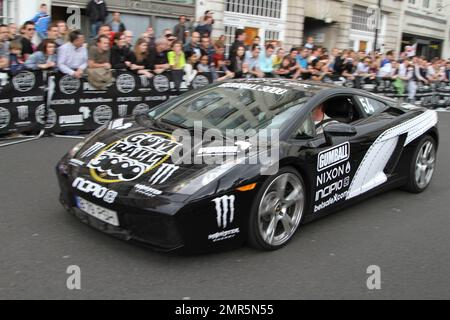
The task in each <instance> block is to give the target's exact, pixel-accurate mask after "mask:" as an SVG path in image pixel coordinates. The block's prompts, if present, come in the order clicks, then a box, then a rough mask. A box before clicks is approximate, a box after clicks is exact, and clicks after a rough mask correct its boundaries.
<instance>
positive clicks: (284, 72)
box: [274, 56, 295, 79]
mask: <svg viewBox="0 0 450 320" xmlns="http://www.w3.org/2000/svg"><path fill="white" fill-rule="evenodd" d="M274 73H275V74H276V75H277V76H279V77H280V78H286V79H292V78H293V76H294V74H295V71H293V70H292V68H291V58H290V57H289V56H286V57H284V58H283V60H282V61H281V64H280V66H279V68H278V69H276V70H275V71H274Z"/></svg>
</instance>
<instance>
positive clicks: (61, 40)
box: [55, 20, 69, 46]
mask: <svg viewBox="0 0 450 320" xmlns="http://www.w3.org/2000/svg"><path fill="white" fill-rule="evenodd" d="M56 25H57V26H58V38H57V39H56V41H55V42H56V44H57V45H58V46H62V45H63V44H65V43H66V42H67V37H68V33H69V28H68V27H67V23H66V22H64V21H62V20H60V21H58V22H56Z"/></svg>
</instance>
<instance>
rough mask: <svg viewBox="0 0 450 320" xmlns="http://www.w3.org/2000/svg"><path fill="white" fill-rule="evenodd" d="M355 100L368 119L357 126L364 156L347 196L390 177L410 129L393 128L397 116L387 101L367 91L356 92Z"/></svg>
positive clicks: (375, 185) (358, 192)
mask: <svg viewBox="0 0 450 320" xmlns="http://www.w3.org/2000/svg"><path fill="white" fill-rule="evenodd" d="M354 99H355V102H356V103H357V106H358V107H359V108H360V110H361V111H362V112H363V113H364V114H365V119H364V120H362V121H360V122H358V123H356V124H355V128H356V131H357V132H358V133H359V136H360V138H361V143H362V144H364V156H363V157H362V159H361V161H360V163H359V165H358V168H357V171H356V173H355V176H354V177H353V179H352V183H351V185H350V188H349V190H348V195H347V199H352V198H355V197H357V196H359V195H362V194H364V193H366V192H368V191H370V190H372V189H374V188H376V187H378V186H380V185H382V184H383V183H385V182H387V181H388V178H389V175H390V174H391V173H392V172H393V169H394V167H395V166H396V164H397V161H398V159H399V158H400V155H401V152H402V151H403V146H404V143H405V140H406V137H407V132H405V133H403V134H402V132H399V134H396V133H394V132H393V131H392V130H390V129H391V128H392V126H393V124H394V123H395V121H396V119H397V116H396V115H392V114H390V113H388V112H384V111H386V109H389V107H388V105H387V104H386V103H385V102H383V101H381V100H378V99H376V98H375V97H370V96H366V95H356V96H355V98H354Z"/></svg>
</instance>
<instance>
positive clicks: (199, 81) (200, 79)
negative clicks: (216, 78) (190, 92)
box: [192, 74, 209, 89]
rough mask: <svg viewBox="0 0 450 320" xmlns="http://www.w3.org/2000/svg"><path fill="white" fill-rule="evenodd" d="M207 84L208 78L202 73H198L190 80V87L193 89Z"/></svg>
mask: <svg viewBox="0 0 450 320" xmlns="http://www.w3.org/2000/svg"><path fill="white" fill-rule="evenodd" d="M208 84H209V80H208V78H207V77H205V76H204V75H201V74H200V75H198V76H196V77H195V79H194V81H192V87H193V88H194V89H198V88H202V87H205V86H207V85H208Z"/></svg>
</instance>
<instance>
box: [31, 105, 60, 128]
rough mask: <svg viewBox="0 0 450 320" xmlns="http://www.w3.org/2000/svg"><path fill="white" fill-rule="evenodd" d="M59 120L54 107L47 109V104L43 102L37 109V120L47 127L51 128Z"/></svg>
mask: <svg viewBox="0 0 450 320" xmlns="http://www.w3.org/2000/svg"><path fill="white" fill-rule="evenodd" d="M56 120H57V116H56V112H55V110H53V109H50V108H49V109H48V110H46V109H45V105H43V104H41V105H40V106H39V107H37V109H36V122H37V123H39V124H42V125H44V126H45V128H46V129H51V128H53V127H54V126H55V124H56Z"/></svg>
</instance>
